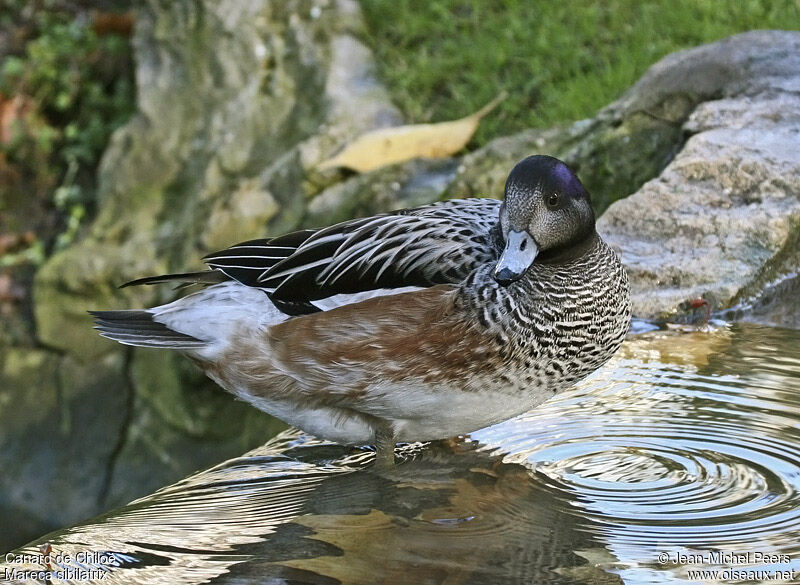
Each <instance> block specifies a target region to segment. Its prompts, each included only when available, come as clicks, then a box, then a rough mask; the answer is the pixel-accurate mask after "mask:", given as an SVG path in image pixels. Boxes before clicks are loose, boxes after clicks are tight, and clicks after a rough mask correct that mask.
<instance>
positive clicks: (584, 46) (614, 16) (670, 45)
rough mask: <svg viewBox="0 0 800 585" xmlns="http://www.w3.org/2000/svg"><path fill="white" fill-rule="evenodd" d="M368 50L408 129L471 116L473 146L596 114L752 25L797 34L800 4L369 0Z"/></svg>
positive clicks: (764, 0) (791, 0)
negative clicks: (665, 69) (656, 73)
mask: <svg viewBox="0 0 800 585" xmlns="http://www.w3.org/2000/svg"><path fill="white" fill-rule="evenodd" d="M361 6H362V9H363V11H364V14H365V17H366V20H367V25H368V30H369V34H368V38H367V42H368V43H369V44H370V45H371V47H372V49H373V50H374V52H375V54H376V58H377V61H378V64H379V65H378V67H379V71H380V75H381V77H382V79H383V81H384V83H386V85H387V86H388V88H389V91H390V93H391V95H392V96H393V98H394V99H395V102H396V103H397V105H398V106H399V107H400V108H401V110H403V112H404V113H405V115H406V118H407V120H408V121H409V122H414V123H418V122H438V121H444V120H450V119H454V118H459V117H461V116H465V115H468V114H470V113H472V112H473V111H475V110H477V109H478V108H480V107H481V106H483V105H484V104H485V103H486V102H488V101H489V100H491V99H492V98H493V97H494V96H495V95H497V94H498V93H499V92H500V91H501V90H503V89H505V90H506V91H508V93H509V97H508V98H507V99H506V100H505V102H504V103H503V104H502V105H501V106H500V108H498V110H497V111H495V112H494V113H492V114H490V115H489V116H488V117H487V118H485V119H484V121H483V122H482V123H481V127H480V128H479V130H478V133H477V134H476V135H475V137H474V138H473V141H472V143H471V144H470V147H477V146H480V145H482V144H485V143H486V142H487V141H489V140H491V139H492V138H495V137H498V136H504V135H508V134H511V133H514V132H516V131H519V130H523V129H525V128H532V127H539V128H543V127H550V126H553V125H556V124H560V123H565V122H572V121H575V120H579V119H583V118H588V117H592V116H594V114H595V113H596V112H597V110H599V109H600V108H602V107H603V106H605V105H606V104H608V103H609V102H611V101H613V100H614V99H616V98H617V97H619V96H620V94H621V93H622V92H623V91H624V90H625V89H627V88H628V87H630V86H631V85H632V84H633V83H634V82H635V81H636V80H637V79H638V78H639V77H640V76H641V75H642V74H643V73H644V72H645V71H646V70H647V68H648V67H649V66H650V65H652V64H653V63H655V62H656V61H658V60H659V59H660V58H661V57H663V56H665V55H667V54H668V53H671V52H673V51H677V50H680V49H687V48H690V47H694V46H697V45H700V44H704V43H709V42H712V41H715V40H718V39H721V38H723V37H726V36H729V35H732V34H736V33H739V32H744V31H747V30H753V29H790V30H798V29H800V2H798V1H797V0H774V1H770V0H673V1H672V2H664V1H663V0H662V1H637V0H606V1H603V2H599V1H595V2H590V1H588V0H571V1H561V2H550V1H544V0H538V1H524V0H505V1H503V2H492V1H488V0H483V1H481V0H435V1H429V2H421V1H398V0H362V1H361Z"/></svg>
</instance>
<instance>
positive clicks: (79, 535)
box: [27, 434, 613, 585]
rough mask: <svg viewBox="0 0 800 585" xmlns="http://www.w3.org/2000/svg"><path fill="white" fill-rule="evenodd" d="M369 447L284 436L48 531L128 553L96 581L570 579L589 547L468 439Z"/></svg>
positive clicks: (546, 502) (553, 507)
mask: <svg viewBox="0 0 800 585" xmlns="http://www.w3.org/2000/svg"><path fill="white" fill-rule="evenodd" d="M371 458H372V454H371V453H368V452H365V451H360V450H356V449H347V448H343V447H338V446H333V445H325V444H320V443H317V442H315V441H311V440H306V439H305V438H301V437H299V436H298V435H291V434H284V435H283V436H281V437H279V438H278V439H277V440H276V441H271V442H270V443H268V444H267V445H265V447H263V448H261V449H259V450H256V451H254V452H251V453H250V454H248V455H247V456H244V457H241V458H238V459H235V460H231V461H229V462H226V463H225V464H222V465H220V466H217V467H216V468H213V469H210V470H208V471H206V472H203V473H200V474H197V475H195V476H193V477H191V478H188V479H187V480H184V481H183V482H180V483H179V484H176V485H175V486H171V487H170V488H167V489H165V490H162V491H160V492H157V493H156V494H154V495H153V496H150V497H148V498H145V499H143V500H139V501H137V502H134V503H132V504H131V505H129V506H127V507H126V508H122V509H120V510H119V511H117V512H115V513H112V514H111V515H109V516H107V517H106V518H104V519H102V521H100V522H95V523H92V524H87V525H85V526H78V527H75V528H73V529H70V530H66V531H63V532H62V533H60V534H57V535H55V536H53V535H51V536H50V537H49V539H47V540H49V541H50V542H51V543H52V544H53V548H54V550H57V551H64V552H69V551H72V552H75V553H77V552H78V551H81V550H84V551H85V550H87V549H91V550H95V551H96V550H103V551H111V552H114V553H118V554H124V555H125V557H123V556H118V557H117V558H118V559H120V562H119V563H118V564H119V566H117V567H112V566H109V565H106V566H105V568H107V569H109V571H110V573H109V574H108V575H107V576H106V578H104V579H103V580H102V582H103V583H200V582H213V583H237V584H239V583H314V584H317V583H319V584H323V583H324V584H328V583H350V584H360V583H364V584H370V585H372V584H375V583H391V584H401V583H414V584H415V585H416V584H427V583H436V584H441V583H448V584H449V583H459V584H466V583H480V584H486V583H495V584H502V583H575V582H576V580H575V578H576V577H577V576H578V575H580V574H581V570H582V569H581V567H582V566H584V565H585V564H586V561H585V560H583V559H582V558H581V557H580V556H578V555H576V554H575V552H574V551H576V550H580V549H588V548H593V547H594V546H595V545H594V544H593V543H592V542H591V537H590V536H589V535H588V533H586V532H585V531H578V530H577V529H576V527H575V522H574V520H573V517H572V516H571V515H570V514H568V513H567V512H568V508H569V504H568V503H567V502H564V501H563V500H560V499H556V498H555V497H554V496H553V495H552V494H551V493H550V492H548V491H547V490H546V489H545V488H544V487H543V486H542V484H541V483H538V482H536V481H535V480H534V479H532V477H531V474H530V472H529V471H528V470H526V469H525V468H524V467H522V466H518V465H515V464H508V463H502V462H500V461H499V459H498V458H497V457H495V456H492V455H490V454H489V453H487V452H485V451H481V450H480V449H478V448H477V447H476V445H475V444H474V443H468V442H455V441H449V442H436V443H432V444H429V445H425V446H420V445H410V446H407V447H405V448H404V452H403V458H404V460H403V461H402V462H401V463H400V464H399V465H397V466H396V468H395V469H394V470H392V471H391V472H378V471H375V470H373V468H372V465H371V463H370V460H371ZM310 461H317V462H319V461H322V462H323V463H322V464H321V465H314V464H311V463H309V462H310ZM90 545H91V546H90ZM27 548H28V549H29V550H33V548H32V547H27ZM608 577H611V576H608ZM612 578H613V577H612Z"/></svg>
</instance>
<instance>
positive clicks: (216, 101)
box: [0, 0, 402, 546]
mask: <svg viewBox="0 0 800 585" xmlns="http://www.w3.org/2000/svg"><path fill="white" fill-rule="evenodd" d="M362 34H363V23H362V21H361V17H360V13H359V10H358V5H357V4H356V3H355V2H353V1H350V0H338V1H335V2H331V1H327V0H292V1H288V2H279V3H275V2H269V1H267V0H255V1H243V0H224V1H221V2H220V1H217V0H181V1H178V2H168V3H159V2H149V3H146V4H145V5H144V6H142V7H141V8H140V9H139V11H138V13H137V15H136V31H135V36H134V39H133V43H134V46H135V61H136V80H137V106H138V112H137V114H136V115H135V116H134V117H133V118H132V119H131V120H130V122H129V123H128V124H126V125H125V126H124V127H122V128H121V129H120V130H118V131H117V132H116V133H115V134H114V136H113V137H112V140H111V143H110V145H109V147H108V149H107V151H106V153H105V155H104V157H103V160H102V163H101V168H100V171H99V177H98V185H99V187H98V192H99V195H98V198H99V202H98V213H97V217H96V218H95V220H94V222H93V223H92V225H91V227H90V228H89V230H88V234H86V235H85V237H84V238H83V239H82V240H80V241H78V242H77V243H75V244H73V245H72V246H71V247H69V248H67V249H66V250H64V251H62V252H60V253H58V254H56V255H55V256H53V257H51V258H49V259H48V261H47V262H46V264H45V265H44V266H43V267H42V268H41V269H40V270H39V271H38V273H37V274H36V277H35V283H34V301H35V303H34V307H33V311H34V316H35V322H36V328H35V332H36V335H37V338H38V340H37V341H38V345H39V347H43V348H46V349H45V350H41V351H39V350H36V351H34V353H32V354H31V356H32V357H31V359H34V358H36V359H39V360H42V361H43V363H47V364H48V368H50V370H47V371H51V370H52V375H51V377H50V378H48V379H47V380H45V379H41V380H40V379H39V378H35V379H34V377H33V376H34V372H33V371H31V372H30V373H29V374H25V376H17V374H15V373H14V372H13V371H10V370H9V368H11V366H12V365H13V364H14V363H16V362H15V361H14V360H16V359H22V357H24V353H19V354H18V353H15V352H17V350H14V349H12V353H11V355H12V356H18V355H19V356H22V357H19V358H17V357H15V358H13V359H11V358H9V359H7V360H5V361H3V368H0V378H2V379H3V380H4V381H7V384H6V383H4V384H3V385H2V386H0V399H6V400H8V399H12V400H18V394H24V393H26V392H27V393H29V392H30V389H31V388H36V389H37V394H36V396H37V399H38V402H37V404H38V409H39V410H40V411H41V415H42V417H43V419H42V420H44V421H49V422H47V423H42V424H41V425H39V426H31V427H22V426H17V425H8V424H6V419H7V418H8V417H10V416H12V414H10V413H8V411H7V412H2V413H0V428H2V441H3V444H4V445H6V446H14V448H13V449H11V448H10V447H9V450H8V453H9V455H8V457H9V458H10V457H11V455H12V454H14V455H15V456H16V457H17V458H16V459H15V460H14V461H15V462H14V463H13V466H12V465H11V463H10V462H11V459H9V465H8V466H7V467H6V469H9V470H14V471H15V472H16V470H18V468H20V466H23V465H24V466H26V467H25V472H24V473H22V472H20V474H17V475H16V476H15V473H8V474H6V477H14V478H15V479H14V489H12V490H10V491H5V492H4V493H5V494H7V496H5V497H4V499H3V501H2V502H0V506H2V507H3V509H4V510H9V511H11V510H13V511H14V514H15V516H16V517H19V518H31V517H33V518H38V519H40V520H41V522H42V523H41V524H38V525H37V526H40V527H47V528H49V527H53V526H55V525H63V524H68V523H72V522H75V521H77V520H80V519H82V518H84V517H86V516H88V515H92V514H95V513H97V512H99V511H100V510H102V509H107V508H108V507H109V506H113V505H117V504H120V503H124V502H126V501H128V500H130V499H132V498H134V497H137V496H139V495H142V494H144V493H147V492H148V491H151V490H152V489H155V488H157V487H159V486H161V485H164V484H167V483H169V482H170V481H174V480H175V479H177V478H179V477H181V476H183V475H185V474H186V473H188V472H190V471H192V470H193V469H196V468H198V467H200V466H204V465H208V464H211V463H214V462H216V461H219V460H221V459H224V458H225V457H228V456H231V455H233V454H235V453H240V452H241V451H242V450H243V449H247V448H251V447H253V446H255V445H257V444H261V443H263V442H264V440H265V439H266V438H268V437H269V436H271V435H272V434H274V433H275V432H277V430H278V429H280V428H283V426H284V425H283V424H282V423H279V422H276V421H275V420H274V419H272V418H271V417H268V416H267V415H264V414H263V413H260V412H258V411H255V410H254V409H252V408H250V407H247V406H245V405H244V404H242V403H237V402H235V401H233V400H232V399H231V397H230V396H227V395H223V394H222V392H221V391H219V390H218V389H215V388H214V387H213V384H211V383H210V382H208V381H206V380H205V379H204V378H202V377H201V376H199V375H198V374H197V372H196V371H194V370H193V369H192V366H191V365H190V364H188V363H185V362H183V361H181V360H180V359H179V357H178V356H166V355H164V356H157V355H156V354H157V353H158V352H146V351H145V352H139V351H134V352H133V353H131V354H130V356H131V357H126V356H128V355H129V352H128V351H127V350H125V349H123V348H121V347H120V346H118V345H116V344H113V343H111V342H109V341H107V340H104V339H103V338H101V337H99V336H98V335H97V334H96V332H95V331H93V330H92V324H91V319H90V317H89V315H88V314H87V313H86V311H87V310H88V309H101V308H102V309H112V308H133V307H142V306H147V305H149V304H152V303H154V302H163V301H168V300H170V299H171V298H174V296H175V295H176V294H177V293H175V292H174V291H171V290H169V288H168V287H139V288H130V289H124V290H123V291H120V290H119V289H118V288H117V287H118V285H119V284H121V283H123V282H125V281H126V280H129V279H132V278H136V277H139V276H144V275H147V274H155V273H159V272H164V271H169V270H178V271H180V270H186V269H191V268H192V267H197V268H200V267H201V266H202V263H201V261H200V258H201V257H202V256H203V255H204V254H205V253H208V252H210V251H213V250H215V249H219V248H221V247H226V246H228V245H230V244H231V243H233V242H236V241H241V240H245V239H249V238H253V237H258V236H263V235H267V234H268V233H276V232H283V231H286V230H291V229H294V228H296V227H298V226H299V225H300V224H301V222H302V221H303V218H304V217H305V215H306V213H307V204H308V202H309V200H310V199H311V197H312V196H313V195H314V194H316V193H317V192H319V191H321V190H322V189H323V188H324V186H325V185H326V184H327V183H326V181H327V182H328V183H329V182H330V181H332V180H337V179H338V178H339V177H338V175H337V174H336V173H334V174H332V175H330V176H324V177H316V176H313V173H310V172H309V169H311V168H313V166H314V165H315V164H316V163H317V162H319V161H321V160H323V159H325V158H327V157H329V156H331V155H332V154H333V153H334V152H335V151H336V150H337V149H338V148H340V147H341V146H342V145H343V144H344V143H346V142H347V141H348V140H351V139H352V138H353V137H355V136H357V135H358V134H360V133H362V132H365V131H369V130H373V129H376V128H379V127H383V126H388V125H395V124H400V123H402V119H401V116H400V114H399V112H398V110H397V109H396V108H395V107H394V106H393V105H392V103H391V102H390V100H389V97H388V95H387V93H386V91H385V89H384V88H383V87H382V86H381V85H380V84H379V83H378V81H377V80H376V78H375V76H374V71H373V69H374V68H373V63H372V56H371V54H370V52H369V50H368V49H367V48H366V47H365V46H364V45H363V43H361V41H359V40H358V38H359V36H361V35H362ZM388 201H389V200H387V204H389V202H388ZM9 360H10V361H9ZM104 364H108V365H104ZM112 365H113V367H112ZM27 371H28V370H26V372H27ZM78 372H81V373H80V374H78ZM51 378H52V379H51ZM100 380H102V383H101V382H100ZM6 387H8V389H6ZM73 393H76V394H79V395H80V396H81V398H80V401H78V402H75V403H74V405H73V404H72V402H70V405H69V408H70V409H72V408H73V407H74V412H72V414H71V417H72V420H74V421H81V424H80V426H79V427H73V429H72V432H71V434H70V435H69V436H68V437H63V436H61V435H60V434H58V435H57V440H56V439H54V438H53V437H52V436H50V435H49V434H48V433H50V434H52V428H53V427H54V426H56V427H57V425H55V423H53V422H52V421H54V420H60V419H59V417H60V416H62V415H63V413H64V412H65V411H64V408H66V406H64V403H63V397H64V396H68V395H72V394H73ZM59 397H61V398H59ZM109 401H111V402H113V403H114V404H115V405H116V406H115V407H114V408H112V407H111V406H110V402H109ZM25 404H26V405H27V403H25ZM79 407H80V408H81V409H82V410H81V411H80V413H78V408H79ZM25 408H26V410H27V409H28V408H30V409H34V405H32V404H31V405H27V406H26V407H25ZM70 412H71V411H70ZM84 419H91V420H88V421H87V420H84ZM23 452H25V453H27V463H25V461H26V460H25V459H23V458H22V453H23ZM90 459H91V461H89V460H90ZM82 465H85V467H83V468H81V466H82ZM43 469H44V470H43ZM84 475H85V476H86V477H84ZM87 478H88V479H87ZM34 491H35V492H36V493H37V494H38V495H37V496H36V497H35V498H31V497H30V494H31V493H33V492H34ZM53 494H58V495H55V496H54V495H53ZM48 498H49V499H50V501H49V502H48ZM9 513H10V512H9ZM33 525H34V524H33V523H31V526H33ZM36 531H37V532H41V530H39V529H37V530H36ZM10 544H11V543H9V546H10Z"/></svg>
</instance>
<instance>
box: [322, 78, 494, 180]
mask: <svg viewBox="0 0 800 585" xmlns="http://www.w3.org/2000/svg"><path fill="white" fill-rule="evenodd" d="M505 97H506V93H505V92H502V93H501V94H500V95H498V96H497V97H496V98H494V99H493V100H492V101H491V102H489V103H488V104H486V105H485V106H484V107H482V108H481V109H480V110H478V111H477V112H475V113H474V114H472V115H470V116H467V117H466V118H461V119H459V120H452V121H450V122H439V123H438V124H412V125H409V126H395V127H393V128H381V129H380V130H373V131H372V132H367V133H366V134H363V135H362V136H359V137H358V138H356V139H355V140H354V141H353V142H352V143H350V144H348V145H347V146H346V147H345V148H344V150H342V151H341V152H340V153H339V154H337V155H336V156H334V157H332V158H329V159H327V160H325V161H323V162H321V163H320V164H319V165H318V167H317V168H318V169H319V170H325V169H330V168H334V167H345V168H348V169H352V170H354V171H358V172H359V173H366V172H367V171H371V170H373V169H377V168H379V167H382V166H386V165H389V164H394V163H399V162H405V161H407V160H411V159H412V158H444V157H447V156H450V155H452V154H455V153H456V152H458V151H459V150H461V149H462V148H464V146H466V144H467V142H469V139H470V138H472V135H473V134H475V130H477V129H478V123H479V122H480V121H481V118H483V117H484V116H485V115H486V114H488V113H489V112H490V111H492V110H493V109H494V108H495V107H496V106H497V104H499V103H500V102H501V101H503V100H504V99H505Z"/></svg>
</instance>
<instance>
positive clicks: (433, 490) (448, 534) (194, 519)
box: [0, 325, 800, 584]
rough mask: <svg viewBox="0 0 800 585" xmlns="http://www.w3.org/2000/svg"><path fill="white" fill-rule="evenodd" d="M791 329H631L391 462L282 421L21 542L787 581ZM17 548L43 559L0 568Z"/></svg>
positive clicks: (791, 545) (222, 576) (188, 569)
mask: <svg viewBox="0 0 800 585" xmlns="http://www.w3.org/2000/svg"><path fill="white" fill-rule="evenodd" d="M798 348H800V332H798V331H791V330H780V329H771V328H767V327H757V326H747V325H735V326H722V327H716V328H714V329H713V330H712V331H706V332H680V331H669V332H663V331H654V332H650V333H646V334H643V335H637V336H634V337H632V338H631V339H629V340H628V341H627V342H626V343H625V345H624V346H623V348H622V350H621V351H620V353H619V354H618V355H617V356H616V357H615V359H614V360H613V361H612V362H611V363H610V364H609V365H608V366H607V367H605V368H604V369H603V370H601V371H600V372H598V373H597V374H595V375H594V376H593V377H591V378H590V379H588V380H586V381H584V382H583V383H581V384H580V385H579V386H578V387H577V388H576V389H574V390H572V391H570V392H567V393H564V394H562V395H560V396H558V397H556V398H555V399H553V400H551V401H549V402H548V403H546V404H545V405H543V406H542V407H540V408H538V409H536V410H535V411H533V412H531V413H529V414H527V415H524V416H522V417H519V418H517V419H515V420H512V421H508V422H506V423H502V424H499V425H496V426H494V427H491V428H488V429H484V430H482V431H479V432H476V433H473V434H472V436H471V438H470V439H469V440H464V441H461V442H456V441H450V442H437V443H433V444H430V445H410V446H407V447H406V448H405V449H404V450H403V458H404V460H403V462H402V463H400V464H399V465H398V467H397V469H396V471H394V472H391V473H388V474H386V473H384V474H381V473H378V472H375V471H373V470H372V469H371V465H370V462H371V458H372V453H371V452H369V451H367V450H359V449H347V448H342V447H338V446H335V445H325V444H321V443H319V442H317V441H314V440H310V439H308V438H307V437H304V436H301V435H298V434H296V433H295V434H292V433H289V434H285V435H282V436H281V437H279V438H278V439H276V440H274V441H271V442H270V443H268V444H267V445H265V446H264V447H262V448H260V449H257V450H255V451H253V452H251V453H249V454H246V455H245V456H242V457H240V458H237V459H233V460H231V461H228V462H225V463H223V464H221V465H220V466H217V467H215V468H213V469H211V470H208V471H206V472H203V473H200V474H198V475H195V476H192V477H190V478H187V479H186V480H184V481H182V482H180V483H178V484H175V485H174V486H170V487H169V488H165V489H164V490H161V491H160V492H157V493H156V494H154V495H152V496H149V497H147V498H143V499H141V500H138V501H137V502H134V503H132V504H131V505H129V506H127V507H125V508H122V509H120V510H117V511H115V512H112V513H110V514H109V515H107V516H105V517H102V518H99V519H95V520H94V521H92V522H89V523H86V524H84V525H81V526H77V527H75V528H73V529H69V530H65V531H61V532H60V533H56V534H52V535H49V536H48V537H46V538H44V539H42V540H41V541H39V542H37V543H34V545H38V544H41V543H43V542H45V541H49V542H50V543H52V547H53V550H54V555H55V554H61V555H72V557H71V558H66V557H63V558H61V559H59V561H60V567H61V568H67V567H71V568H73V569H74V568H77V567H78V565H77V563H78V553H83V554H87V553H89V552H93V553H94V556H90V557H89V558H88V559H83V562H82V563H81V564H82V565H83V566H84V567H85V568H87V569H90V570H100V571H108V572H107V573H106V574H105V578H103V579H102V580H100V579H97V582H102V583H200V582H208V580H211V582H214V583H237V584H239V583H289V582H291V583H319V584H328V583H358V584H361V583H363V584H373V583H392V584H394V583H414V584H427V583H431V584H434V583H436V584H444V583H446V584H455V583H458V584H467V583H476V584H478V583H480V584H489V583H526V584H530V583H707V582H715V581H718V582H770V583H780V582H800V349H798ZM25 551H26V552H35V551H36V546H29V547H26V549H25ZM767 555H772V557H771V558H769V557H768V556H767ZM81 558H82V557H81ZM6 560H8V559H6ZM12 560H13V559H12ZM30 560H31V561H36V560H37V559H30ZM24 568H38V569H41V568H42V567H41V566H37V563H36V562H28V563H13V562H12V563H9V562H6V563H5V564H2V565H0V579H2V575H3V572H2V571H3V569H17V570H20V569H24ZM51 569H53V570H58V569H59V565H58V564H57V563H51ZM697 569H703V570H711V571H718V573H717V575H716V579H715V578H714V575H713V574H710V573H709V574H705V575H701V574H694V573H692V572H693V571H695V570H697ZM767 571H779V572H780V573H767ZM792 571H794V574H793V575H792ZM75 576H76V575H75V574H73V577H75ZM83 576H84V577H86V576H87V575H83ZM88 576H91V575H88ZM95 576H96V575H95ZM778 577H786V578H785V579H779V578H778ZM53 582H54V583H58V582H60V581H57V580H54V581H53ZM73 582H76V583H77V582H83V583H85V582H87V580H85V579H84V580H82V581H79V580H78V579H77V578H76V579H74V580H73Z"/></svg>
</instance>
